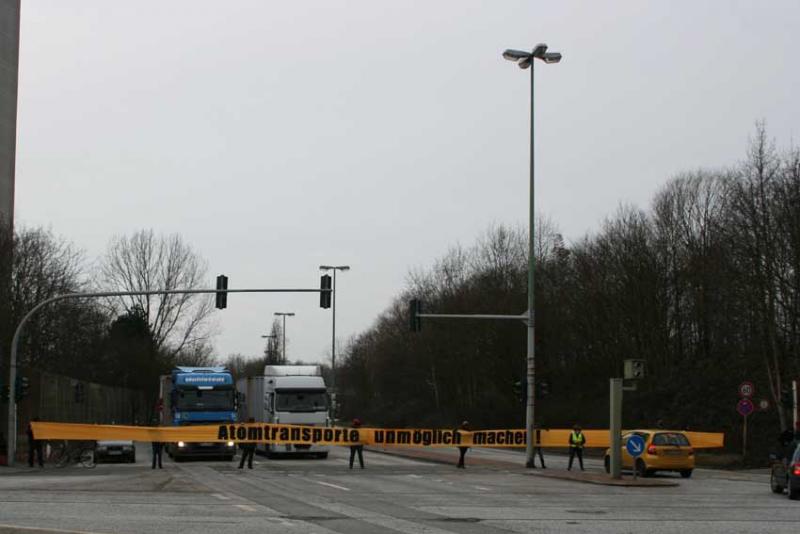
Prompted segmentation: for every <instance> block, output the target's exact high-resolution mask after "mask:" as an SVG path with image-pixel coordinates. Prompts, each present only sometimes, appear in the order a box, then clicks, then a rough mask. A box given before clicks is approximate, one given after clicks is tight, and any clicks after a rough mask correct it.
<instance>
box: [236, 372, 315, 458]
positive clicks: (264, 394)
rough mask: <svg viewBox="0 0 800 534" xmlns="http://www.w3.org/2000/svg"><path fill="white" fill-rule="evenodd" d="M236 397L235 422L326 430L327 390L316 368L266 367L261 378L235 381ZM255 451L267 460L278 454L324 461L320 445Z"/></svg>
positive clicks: (261, 447) (264, 446) (260, 447)
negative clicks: (288, 425)
mask: <svg viewBox="0 0 800 534" xmlns="http://www.w3.org/2000/svg"><path fill="white" fill-rule="evenodd" d="M236 390H237V391H238V392H239V394H240V399H241V401H240V403H239V421H240V422H246V421H247V420H248V419H249V418H251V417H252V418H253V419H254V420H255V421H256V422H263V423H275V424H277V423H282V424H292V425H307V426H330V423H331V420H330V417H329V416H328V390H327V387H326V386H325V380H324V379H323V378H322V370H321V369H320V367H319V365H267V366H265V367H264V376H249V377H246V378H240V379H239V380H237V381H236ZM257 450H259V451H263V452H264V453H265V454H266V455H267V456H275V455H279V454H297V455H301V454H302V455H310V456H315V457H317V458H327V457H328V447H326V446H322V445H301V444H286V445H274V444H265V443H259V444H258V445H257Z"/></svg>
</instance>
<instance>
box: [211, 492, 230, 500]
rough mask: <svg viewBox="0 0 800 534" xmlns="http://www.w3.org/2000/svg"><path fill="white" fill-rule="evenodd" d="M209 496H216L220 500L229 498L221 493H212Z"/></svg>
mask: <svg viewBox="0 0 800 534" xmlns="http://www.w3.org/2000/svg"><path fill="white" fill-rule="evenodd" d="M211 496H212V497H216V498H217V499H219V500H221V501H229V500H231V498H230V497H226V496H225V495H223V494H221V493H212V494H211Z"/></svg>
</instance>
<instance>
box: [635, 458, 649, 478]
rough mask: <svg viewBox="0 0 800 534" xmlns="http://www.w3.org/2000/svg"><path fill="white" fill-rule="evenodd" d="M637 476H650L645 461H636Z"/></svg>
mask: <svg viewBox="0 0 800 534" xmlns="http://www.w3.org/2000/svg"><path fill="white" fill-rule="evenodd" d="M635 469H636V476H640V477H642V478H644V477H646V476H650V471H648V470H647V465H645V463H644V460H641V459H639V460H636V467H635Z"/></svg>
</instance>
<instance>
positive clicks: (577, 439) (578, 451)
mask: <svg viewBox="0 0 800 534" xmlns="http://www.w3.org/2000/svg"><path fill="white" fill-rule="evenodd" d="M584 445H586V437H585V436H584V435H583V432H581V427H580V425H575V426H573V427H572V432H570V434H569V466H568V467H567V471H571V470H572V461H573V460H574V459H575V456H577V457H578V463H579V464H580V466H581V471H585V469H584V468H583V447H584Z"/></svg>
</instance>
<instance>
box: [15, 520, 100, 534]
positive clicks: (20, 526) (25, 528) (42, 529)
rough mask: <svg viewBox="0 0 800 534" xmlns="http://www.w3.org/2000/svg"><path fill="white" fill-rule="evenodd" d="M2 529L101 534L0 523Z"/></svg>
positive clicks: (88, 532)
mask: <svg viewBox="0 0 800 534" xmlns="http://www.w3.org/2000/svg"><path fill="white" fill-rule="evenodd" d="M0 528H2V529H3V530H5V529H10V530H11V531H12V532H18V531H19V532H24V531H26V530H32V531H35V532H38V533H42V532H58V533H59V534H62V533H67V534H100V533H98V532H95V531H93V530H91V531H90V530H64V529H61V528H50V527H24V526H22V525H7V524H5V523H0Z"/></svg>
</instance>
